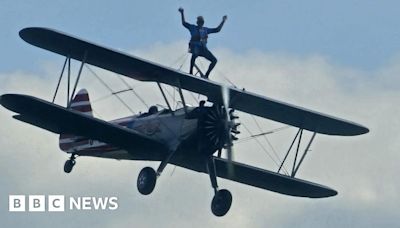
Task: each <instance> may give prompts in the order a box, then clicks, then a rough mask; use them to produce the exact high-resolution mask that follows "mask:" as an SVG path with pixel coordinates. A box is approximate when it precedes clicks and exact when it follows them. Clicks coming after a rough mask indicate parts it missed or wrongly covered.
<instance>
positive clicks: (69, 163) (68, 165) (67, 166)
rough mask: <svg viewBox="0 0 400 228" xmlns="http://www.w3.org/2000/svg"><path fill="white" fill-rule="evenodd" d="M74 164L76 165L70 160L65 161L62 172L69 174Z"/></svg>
mask: <svg viewBox="0 0 400 228" xmlns="http://www.w3.org/2000/svg"><path fill="white" fill-rule="evenodd" d="M75 163H76V161H75V160H72V159H70V160H67V161H65V164H64V172H66V173H70V172H71V171H72V168H73V167H74V165H75Z"/></svg>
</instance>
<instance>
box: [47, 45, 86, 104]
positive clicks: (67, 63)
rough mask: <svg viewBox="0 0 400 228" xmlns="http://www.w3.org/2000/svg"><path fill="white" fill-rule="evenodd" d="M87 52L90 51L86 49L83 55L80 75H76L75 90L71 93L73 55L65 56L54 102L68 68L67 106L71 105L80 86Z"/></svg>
mask: <svg viewBox="0 0 400 228" xmlns="http://www.w3.org/2000/svg"><path fill="white" fill-rule="evenodd" d="M87 54H88V52H87V51H85V53H84V55H83V58H82V61H81V66H80V67H79V71H78V75H77V77H76V80H75V83H74V87H73V90H72V93H71V94H70V86H71V57H70V56H67V57H66V58H65V61H64V64H63V67H62V70H61V74H60V77H59V78H58V82H57V86H56V90H55V92H54V95H53V101H52V103H54V102H55V100H56V97H57V93H58V89H59V88H60V85H61V80H62V78H63V75H64V72H65V68H67V71H68V73H67V74H68V76H67V77H68V78H67V108H69V107H70V103H71V101H72V99H73V98H74V95H75V91H76V88H77V87H78V83H79V79H80V78H81V75H82V69H83V66H84V65H85V62H86V58H87Z"/></svg>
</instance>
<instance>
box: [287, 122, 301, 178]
mask: <svg viewBox="0 0 400 228" xmlns="http://www.w3.org/2000/svg"><path fill="white" fill-rule="evenodd" d="M302 136H303V129H301V130H300V136H299V142H298V143H297V149H296V155H295V156H294V161H293V168H292V175H290V176H291V177H294V169H295V167H296V161H297V155H298V154H299V149H300V144H301V137H302Z"/></svg>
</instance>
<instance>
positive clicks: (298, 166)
mask: <svg viewBox="0 0 400 228" xmlns="http://www.w3.org/2000/svg"><path fill="white" fill-rule="evenodd" d="M315 135H317V133H316V132H314V133H313V135H312V136H311V139H310V142H308V145H307V147H306V149H305V150H304V153H303V156H301V159H300V161H299V164H298V165H297V167H296V169H295V170H294V173H293V177H294V176H295V175H296V173H297V170H299V168H300V165H301V163H302V162H303V160H304V158H305V157H306V154H307V152H308V150H309V149H310V146H311V144H312V142H313V141H314V138H315Z"/></svg>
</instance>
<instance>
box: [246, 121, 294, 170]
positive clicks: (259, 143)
mask: <svg viewBox="0 0 400 228" xmlns="http://www.w3.org/2000/svg"><path fill="white" fill-rule="evenodd" d="M242 126H243V127H244V129H245V130H246V131H247V133H249V134H250V135H253V133H252V132H251V131H250V129H249V128H248V127H247V126H246V125H245V124H244V123H242ZM254 140H255V141H256V142H257V144H258V145H259V146H260V147H261V149H262V150H263V151H264V153H265V154H267V155H268V157H269V158H271V160H272V161H273V162H274V163H275V165H277V167H279V166H280V164H279V163H278V162H277V161H276V160H275V159H274V157H273V156H272V155H271V154H270V153H269V152H268V150H267V149H266V148H265V147H264V145H263V144H262V143H261V142H260V140H259V139H258V138H254ZM282 168H283V171H284V172H285V174H286V175H289V172H288V171H287V170H286V168H285V167H282Z"/></svg>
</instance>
